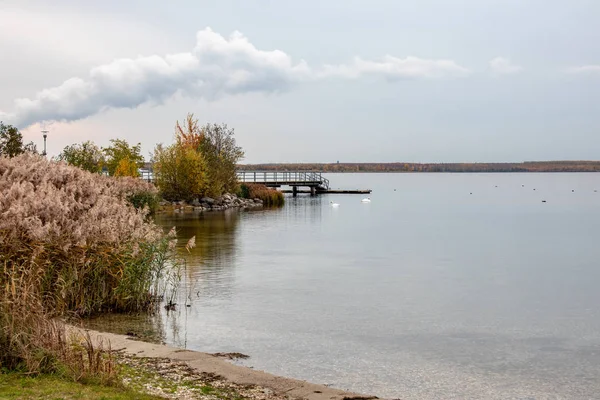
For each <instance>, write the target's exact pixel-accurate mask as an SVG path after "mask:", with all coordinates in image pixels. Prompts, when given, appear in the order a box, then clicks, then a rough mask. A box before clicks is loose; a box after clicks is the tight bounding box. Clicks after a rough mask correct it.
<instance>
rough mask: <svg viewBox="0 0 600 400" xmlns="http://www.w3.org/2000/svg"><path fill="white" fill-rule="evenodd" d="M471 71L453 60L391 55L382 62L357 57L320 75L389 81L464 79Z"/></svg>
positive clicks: (325, 70)
mask: <svg viewBox="0 0 600 400" xmlns="http://www.w3.org/2000/svg"><path fill="white" fill-rule="evenodd" d="M469 73H470V71H469V70H468V69H466V68H464V67H461V66H460V65H458V64H456V63H455V62H454V61H452V60H428V59H423V58H418V57H412V56H409V57H406V58H398V57H393V56H390V55H386V56H385V57H383V59H382V60H381V61H369V60H363V59H362V58H360V57H355V58H354V61H353V62H352V63H351V64H341V65H326V66H325V67H324V68H323V69H322V70H321V71H320V72H319V75H320V76H323V77H328V76H337V77H342V78H349V79H356V78H359V77H361V76H362V75H380V76H383V77H385V78H386V79H389V80H399V79H416V78H433V79H435V78H447V77H463V76H466V75H469Z"/></svg>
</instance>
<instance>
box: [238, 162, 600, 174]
mask: <svg viewBox="0 0 600 400" xmlns="http://www.w3.org/2000/svg"><path fill="white" fill-rule="evenodd" d="M238 170H247V171H313V172H326V173H336V172H339V173H349V172H392V173H412V172H460V173H478V172H495V173H496V172H497V173H500V172H600V161H526V162H520V163H337V162H336V163H282V164H241V165H238Z"/></svg>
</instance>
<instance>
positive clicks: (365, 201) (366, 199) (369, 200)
mask: <svg viewBox="0 0 600 400" xmlns="http://www.w3.org/2000/svg"><path fill="white" fill-rule="evenodd" d="M370 202H371V198H370V197H367V198H365V199H362V200H361V203H370Z"/></svg>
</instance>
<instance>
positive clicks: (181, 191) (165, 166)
mask: <svg viewBox="0 0 600 400" xmlns="http://www.w3.org/2000/svg"><path fill="white" fill-rule="evenodd" d="M154 173H155V177H156V181H155V183H156V186H157V187H158V189H159V190H160V192H161V194H162V196H163V197H164V198H165V199H166V200H169V201H176V200H185V201H190V200H192V199H195V198H198V197H202V196H203V195H204V193H205V191H206V183H207V182H206V163H205V162H204V158H203V157H202V154H201V153H200V152H198V151H197V150H196V149H194V148H193V147H191V146H187V145H183V144H182V143H181V142H176V143H174V144H172V145H170V146H167V147H163V146H162V145H158V146H156V148H155V149H154Z"/></svg>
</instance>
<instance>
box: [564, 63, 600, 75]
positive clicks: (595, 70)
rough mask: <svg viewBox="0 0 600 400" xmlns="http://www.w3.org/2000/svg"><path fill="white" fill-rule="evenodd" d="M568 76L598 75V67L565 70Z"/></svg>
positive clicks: (585, 66)
mask: <svg viewBox="0 0 600 400" xmlns="http://www.w3.org/2000/svg"><path fill="white" fill-rule="evenodd" d="M567 72H568V73H570V74H600V65H582V66H580V67H572V68H569V69H568V70H567Z"/></svg>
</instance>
